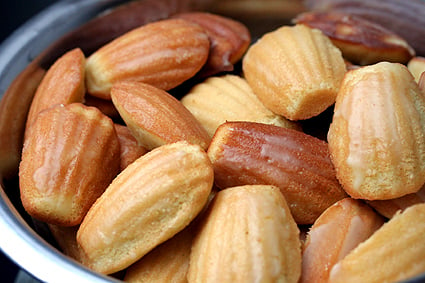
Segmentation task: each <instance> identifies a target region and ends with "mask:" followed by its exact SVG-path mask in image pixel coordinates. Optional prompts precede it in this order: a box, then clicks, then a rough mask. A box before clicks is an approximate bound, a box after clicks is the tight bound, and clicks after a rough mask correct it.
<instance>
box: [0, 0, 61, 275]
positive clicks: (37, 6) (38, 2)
mask: <svg viewBox="0 0 425 283" xmlns="http://www.w3.org/2000/svg"><path fill="white" fill-rule="evenodd" d="M54 2H57V0H13V1H7V0H6V1H5V0H2V1H0V21H1V24H0V45H1V43H2V42H3V41H4V40H5V39H6V38H7V37H8V36H9V35H10V34H11V33H13V31H14V30H16V29H17V28H18V27H19V26H21V25H22V24H23V23H24V22H25V21H27V20H28V19H29V18H31V17H32V16H34V15H35V14H37V13H38V12H40V11H41V10H42V9H44V8H46V7H47V6H49V5H51V4H53V3H54ZM0 282H2V283H12V282H16V283H30V282H31V283H33V282H38V281H37V280H35V279H33V278H32V277H30V276H29V275H28V274H27V273H25V272H23V271H21V270H20V269H19V267H18V266H16V265H15V264H14V263H13V262H12V261H10V260H9V258H8V257H6V256H5V255H4V254H3V253H2V252H0Z"/></svg>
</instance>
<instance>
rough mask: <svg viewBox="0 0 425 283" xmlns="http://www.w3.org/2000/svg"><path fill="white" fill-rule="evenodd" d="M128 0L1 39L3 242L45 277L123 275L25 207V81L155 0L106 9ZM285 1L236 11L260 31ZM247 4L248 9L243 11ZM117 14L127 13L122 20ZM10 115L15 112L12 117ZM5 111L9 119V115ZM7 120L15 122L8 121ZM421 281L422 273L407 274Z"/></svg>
mask: <svg viewBox="0 0 425 283" xmlns="http://www.w3.org/2000/svg"><path fill="white" fill-rule="evenodd" d="M170 1H171V0H170ZM125 2H129V1H125V0H90V1H88V0H65V1H60V2H57V3H56V4H54V5H52V6H50V7H48V8H47V9H45V10H44V11H42V12H41V13H39V14H38V15H36V16H35V17H34V18H32V19H30V20H29V21H28V22H26V23H25V24H24V25H23V26H21V27H20V28H19V29H17V30H16V31H15V32H14V33H13V34H12V35H11V36H10V37H9V38H7V39H6V40H5V41H4V42H3V44H2V45H1V46H0V98H2V103H0V137H1V138H0V186H1V189H0V231H1V232H0V248H1V250H2V251H3V252H4V253H5V254H6V255H7V256H8V257H9V258H10V259H11V260H13V261H14V262H16V263H17V264H18V265H19V266H20V267H21V268H23V269H24V270H26V271H27V272H28V273H30V274H32V275H33V276H34V277H36V278H37V279H39V280H41V281H45V282H119V280H117V279H115V278H114V277H111V276H103V275H100V274H98V273H95V272H92V271H91V270H89V269H87V268H86V267H84V266H82V265H81V264H79V263H78V262H76V261H74V260H72V259H70V258H69V257H67V256H65V255H63V254H62V253H61V252H60V251H59V249H58V248H57V247H56V244H55V242H54V240H53V238H52V237H51V236H50V234H49V232H48V229H46V227H45V226H44V225H43V223H40V222H37V221H35V220H34V219H32V218H31V217H29V216H28V215H27V214H26V213H25V211H24V209H23V208H22V204H21V202H20V197H19V187H18V177H17V170H18V165H19V156H20V150H21V147H22V136H23V128H24V124H25V118H26V113H27V111H28V108H29V105H30V103H31V99H32V95H33V90H32V89H31V87H28V86H31V83H32V82H35V81H37V79H38V77H37V76H39V75H38V74H40V71H41V73H43V72H44V71H45V70H47V68H48V67H49V66H50V65H51V64H52V63H53V62H54V60H55V59H57V58H58V57H59V56H60V55H62V54H63V53H64V52H65V51H67V50H70V49H72V48H75V47H80V48H81V49H82V50H83V51H84V53H85V54H86V55H88V54H90V53H91V52H93V51H94V50H96V49H97V48H98V47H100V46H101V45H103V44H104V43H106V42H108V41H109V40H111V39H113V38H114V37H116V36H118V35H120V34H122V33H124V32H125V31H127V30H128V29H130V28H132V27H135V26H137V25H139V24H141V23H142V22H143V21H145V20H148V19H143V18H140V17H139V13H140V11H142V10H143V9H146V7H147V6H146V5H157V4H154V3H156V1H150V0H146V1H139V2H145V3H144V4H142V6H139V8H138V9H127V10H126V11H125V12H123V13H121V14H120V13H115V14H114V13H107V12H105V11H110V10H111V8H113V7H115V6H118V5H120V4H124V3H125ZM174 2H175V3H177V4H176V5H175V7H174V8H173V9H176V11H178V10H179V9H182V10H185V9H187V8H188V7H189V6H191V5H195V4H196V5H197V7H196V8H197V9H206V10H208V9H210V10H211V9H212V7H215V8H214V9H216V8H217V6H214V5H213V4H214V3H212V2H211V1H208V0H202V1H199V0H198V1H195V0H183V1H178V0H177V1H174ZM174 2H173V3H174ZM287 2H288V3H292V4H289V5H293V6H290V7H288V8H287V10H285V11H261V13H256V12H255V11H245V13H241V14H238V15H234V18H237V19H239V20H241V21H243V22H244V23H245V24H246V25H247V26H248V27H249V28H250V29H251V31H253V34H252V35H253V38H254V39H255V38H256V37H258V36H259V35H261V34H262V33H264V32H265V31H267V30H271V29H273V28H275V27H278V26H280V25H282V24H284V23H287V22H288V19H289V18H290V17H291V16H293V15H294V13H296V12H299V9H302V7H301V6H300V5H299V4H297V3H298V2H299V1H296V2H297V3H295V2H291V1H287ZM211 3H212V4H211ZM222 3H224V2H222ZM299 3H300V2H299ZM143 5H144V6H143ZM155 9H157V10H155ZM158 9H161V6H155V8H153V10H152V12H155V11H158ZM114 11H116V10H114ZM213 12H216V11H213ZM246 12H251V14H249V15H248V17H246V18H244V17H245V16H246V15H247V13H246ZM270 13H272V14H270ZM123 15H124V16H123ZM124 18H125V19H124ZM120 19H121V20H122V19H124V24H123V23H122V22H120ZM248 19H249V20H248ZM40 78H41V77H40ZM3 96H4V97H3ZM1 107H3V108H1ZM6 110H7V111H6ZM7 115H13V117H14V119H10V116H7ZM6 116H7V117H8V119H5V118H6ZM5 121H8V122H10V123H9V125H6V124H5ZM424 281H425V274H424V275H422V276H419V277H417V278H415V279H412V280H410V281H408V282H412V283H413V282H424Z"/></svg>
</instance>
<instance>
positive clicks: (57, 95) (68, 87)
mask: <svg viewBox="0 0 425 283" xmlns="http://www.w3.org/2000/svg"><path fill="white" fill-rule="evenodd" d="M85 64H86V57H85V56H84V54H83V52H82V51H81V49H79V48H76V49H73V50H71V51H68V52H67V53H65V54H64V55H62V57H60V58H59V59H57V60H56V61H55V63H54V64H53V65H52V66H51V67H50V68H49V70H48V71H47V72H46V75H45V76H44V78H43V80H42V81H41V82H40V85H39V86H38V88H37V91H36V93H35V95H34V98H33V101H32V103H31V107H30V110H29V112H28V118H27V124H26V127H27V128H28V127H29V126H30V125H31V123H32V122H33V121H34V119H35V117H36V116H37V115H38V113H40V112H41V111H43V110H44V109H47V108H49V107H51V106H53V105H55V104H64V105H66V104H70V103H73V102H81V103H82V102H83V101H84V95H85V93H86V87H85Z"/></svg>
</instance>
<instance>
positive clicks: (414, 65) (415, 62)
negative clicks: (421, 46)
mask: <svg viewBox="0 0 425 283" xmlns="http://www.w3.org/2000/svg"><path fill="white" fill-rule="evenodd" d="M407 68H408V69H409V71H410V72H411V73H412V75H413V77H414V78H415V81H417V82H419V79H420V78H421V75H422V73H423V72H425V57H421V56H415V57H413V58H412V59H410V60H409V62H408V63H407Z"/></svg>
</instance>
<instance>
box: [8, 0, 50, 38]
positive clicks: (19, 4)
mask: <svg viewBox="0 0 425 283" xmlns="http://www.w3.org/2000/svg"><path fill="white" fill-rule="evenodd" d="M54 2H57V0H14V1H4V0H3V1H0V19H1V23H2V24H1V25H0V42H3V40H4V39H5V38H6V37H7V36H8V35H9V34H11V33H12V32H13V31H14V30H15V29H16V28H17V27H19V26H20V25H21V24H22V23H24V22H25V21H26V20H28V19H29V18H31V17H32V16H33V15H35V14H36V13H38V12H39V11H40V10H42V9H43V8H45V7H47V6H49V5H51V4H52V3H54Z"/></svg>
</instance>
